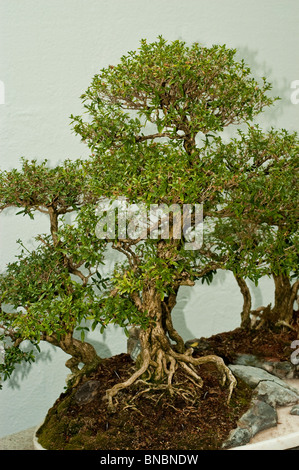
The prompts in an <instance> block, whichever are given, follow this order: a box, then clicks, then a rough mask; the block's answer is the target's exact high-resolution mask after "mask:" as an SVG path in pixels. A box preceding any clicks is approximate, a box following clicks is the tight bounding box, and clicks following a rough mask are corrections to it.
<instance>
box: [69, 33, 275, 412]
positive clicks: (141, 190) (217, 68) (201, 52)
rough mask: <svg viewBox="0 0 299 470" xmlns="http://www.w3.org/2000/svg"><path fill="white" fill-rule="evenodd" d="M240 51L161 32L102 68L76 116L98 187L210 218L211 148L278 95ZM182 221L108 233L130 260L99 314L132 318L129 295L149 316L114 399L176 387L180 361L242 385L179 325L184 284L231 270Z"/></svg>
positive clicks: (107, 193)
mask: <svg viewBox="0 0 299 470" xmlns="http://www.w3.org/2000/svg"><path fill="white" fill-rule="evenodd" d="M235 52H236V51H235V50H231V49H228V48H226V47H225V46H213V47H212V48H205V47H201V46H199V45H198V44H193V45H192V46H191V47H187V46H186V44H185V43H184V42H182V41H174V42H172V43H167V42H166V41H165V40H164V39H163V38H161V37H160V38H158V40H157V41H156V42H154V43H152V44H148V43H147V42H146V41H142V42H141V47H140V49H139V50H138V51H137V52H130V53H129V54H128V55H126V56H124V57H122V58H121V60H120V63H119V64H118V65H116V66H109V67H108V68H105V69H103V70H102V71H101V73H100V74H98V75H96V76H95V77H94V78H93V80H92V83H91V85H90V87H89V88H88V90H87V91H86V93H85V94H84V95H83V96H82V99H83V103H84V106H85V110H86V113H87V114H88V119H87V120H85V119H84V116H83V117H81V116H72V119H73V123H74V131H75V132H76V133H77V134H79V135H80V136H81V138H82V140H83V141H84V142H85V143H87V144H88V146H89V147H90V149H91V151H92V156H91V159H90V161H89V162H87V163H86V166H85V168H86V178H87V181H88V183H87V184H88V186H89V187H90V188H91V191H92V193H93V194H95V195H98V197H99V198H101V197H102V198H106V200H109V201H115V200H116V199H117V198H124V199H125V201H126V202H127V204H130V205H132V204H137V205H138V204H143V205H144V206H143V207H145V209H146V210H147V211H150V209H151V206H153V205H154V206H160V205H161V204H164V207H165V206H166V207H167V208H170V207H173V205H176V206H179V208H180V209H181V212H180V214H183V209H184V206H186V205H188V204H189V206H192V205H194V204H202V205H203V207H204V214H205V216H204V217H205V218H204V223H205V224H207V223H208V217H209V213H211V216H214V214H215V210H216V207H217V203H218V202H219V201H221V194H222V192H223V189H224V188H223V181H224V180H223V178H222V177H221V173H219V164H218V161H217V159H214V158H213V155H214V153H215V150H211V151H209V149H211V147H212V143H213V142H214V143H215V142H216V140H215V137H216V136H217V135H219V134H220V133H221V132H222V131H223V130H224V128H225V127H227V126H229V125H232V124H241V123H246V122H250V121H251V120H252V119H253V117H254V116H255V115H257V114H259V113H260V112H261V111H262V110H263V109H264V107H265V106H268V105H270V104H271V103H272V102H273V99H271V98H269V97H267V95H266V92H267V91H268V90H269V89H270V85H269V84H268V83H267V82H266V80H265V79H263V80H262V83H261V84H258V83H257V81H256V80H254V79H253V78H252V77H251V76H250V69H249V68H248V67H246V66H245V64H244V63H243V62H237V61H236V60H235V57H234V56H235ZM232 184H234V178H233V177H232V178H231V180H230V181H226V186H227V187H229V186H230V185H232ZM181 219H182V217H181ZM181 219H180V220H181ZM193 219H196V215H195V214H194V213H193V217H191V220H193ZM105 220H106V219H105ZM175 220H176V218H175V216H174V215H173V214H172V216H171V214H170V217H169V220H168V222H169V232H168V237H166V238H164V237H163V236H161V234H160V236H158V238H157V239H153V238H151V237H150V236H148V237H143V236H140V235H139V236H136V237H135V238H134V237H124V235H123V233H122V230H121V233H120V234H119V233H118V231H117V230H116V233H115V235H114V236H113V235H112V236H111V235H110V236H109V233H107V240H109V241H110V242H111V243H112V245H113V247H114V248H115V249H117V250H119V251H121V252H122V253H123V255H124V257H125V258H126V260H127V262H126V263H125V262H124V263H123V264H122V265H120V266H119V267H118V269H117V271H116V272H115V274H114V278H113V279H112V281H113V290H112V293H107V296H106V302H105V296H103V298H102V301H103V305H105V304H106V307H104V309H102V310H99V312H98V314H99V317H100V318H101V319H99V322H102V323H105V322H107V323H109V322H110V321H115V322H116V323H119V324H122V325H123V324H124V317H123V314H122V310H121V308H119V303H120V299H122V298H123V299H124V298H125V299H126V301H128V302H130V303H131V305H132V311H134V312H135V311H136V309H137V311H138V313H139V317H140V318H141V320H142V321H141V322H140V323H137V322H136V319H137V318H135V321H131V320H129V323H130V324H132V323H133V324H134V325H137V326H141V327H142V328H141V331H140V343H141V354H140V356H139V358H138V360H137V365H138V368H137V370H136V371H135V373H134V374H133V375H132V377H131V378H130V379H129V380H127V381H126V382H124V383H119V384H117V385H115V386H114V387H113V388H112V389H110V390H108V391H107V398H108V400H109V403H110V405H111V404H112V400H113V397H114V396H115V395H116V394H117V393H118V391H119V390H121V389H123V388H125V387H128V386H129V385H131V384H133V383H134V382H135V381H136V380H138V379H140V378H141V377H147V378H148V379H149V378H150V379H151V380H152V381H154V383H155V384H156V385H157V384H159V383H161V381H163V380H164V381H166V383H167V385H168V388H169V390H170V391H171V392H173V393H175V390H174V388H173V387H172V379H173V375H174V373H175V371H176V370H177V369H178V368H182V369H184V371H185V372H186V373H187V374H188V375H189V377H190V380H192V381H194V382H195V384H197V385H198V386H199V387H200V386H201V385H202V384H201V378H200V377H199V376H198V374H197V373H196V371H195V369H194V367H195V366H197V365H199V364H202V363H204V362H208V361H213V362H215V363H216V364H217V366H218V367H219V369H220V370H221V371H222V373H223V376H224V378H227V379H228V380H229V396H230V394H231V392H232V390H233V387H234V386H235V380H234V378H233V377H232V376H231V374H230V372H229V370H228V369H227V368H226V366H225V365H224V363H223V361H222V360H221V359H220V358H218V357H216V356H208V357H201V358H194V357H193V356H192V350H186V347H185V345H184V341H183V339H182V338H181V336H180V335H179V333H178V332H177V331H176V330H175V328H174V326H173V323H172V319H171V312H172V310H173V308H174V307H175V304H176V298H177V294H178V290H179V288H180V286H182V285H190V286H192V285H194V283H195V281H196V280H197V279H201V278H203V277H204V276H206V277H208V276H210V275H211V273H213V272H214V271H215V270H216V269H218V268H223V267H225V263H224V262H223V260H222V259H221V258H220V257H217V255H216V254H213V257H212V258H211V256H210V253H209V250H208V249H200V247H197V248H199V249H196V250H190V249H189V250H188V249H186V246H185V242H186V240H187V237H186V232H184V233H183V235H182V236H181V237H177V236H176V234H175V231H176V228H177V225H176V223H175ZM115 226H116V228H117V229H119V228H120V227H119V224H118V226H117V223H116V225H115ZM181 226H183V223H182V225H181ZM149 232H150V233H151V227H150V229H149ZM114 305H116V307H115V306H114ZM125 320H126V321H128V318H126V319H125ZM139 321H140V320H139ZM163 386H164V385H163Z"/></svg>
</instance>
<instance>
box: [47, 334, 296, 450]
mask: <svg viewBox="0 0 299 470" xmlns="http://www.w3.org/2000/svg"><path fill="white" fill-rule="evenodd" d="M294 339H296V335H295V334H294V333H289V332H273V331H259V332H256V331H255V332H254V331H252V332H250V331H246V330H243V329H241V328H238V329H236V330H234V331H231V332H226V333H222V334H218V335H214V336H212V337H211V338H207V339H204V340H203V341H202V343H203V344H204V346H203V349H204V351H203V350H200V349H199V350H197V351H196V350H195V352H194V355H195V356H196V355H206V354H211V353H212V354H217V355H219V356H221V357H223V359H224V361H225V362H226V363H229V362H231V360H232V359H233V358H234V357H235V355H236V354H238V353H246V354H255V355H258V356H260V357H263V358H265V359H267V360H271V359H272V360H276V361H277V360H280V361H285V360H289V358H290V355H291V353H292V352H293V350H292V349H291V348H290V345H291V342H292V341H293V340H294ZM133 371H134V363H133V362H132V360H131V358H130V356H129V355H127V354H120V355H117V356H114V357H111V358H108V359H105V360H103V362H102V363H101V365H100V367H99V368H98V370H97V371H94V372H93V373H91V374H90V375H89V377H86V378H85V379H84V382H81V383H80V384H79V385H78V386H77V387H75V388H73V389H71V390H66V392H65V393H63V394H61V396H60V397H59V398H58V400H57V401H56V403H55V404H54V405H53V407H52V408H51V409H50V410H49V412H48V415H47V417H46V420H45V423H44V424H43V426H42V427H41V428H40V430H39V431H38V439H39V443H40V444H41V445H42V446H43V447H45V448H46V449H50V450H51V449H53V450H82V449H84V450H218V449H221V447H222V444H223V442H224V441H225V440H226V439H227V437H228V435H229V432H230V431H231V430H232V429H234V428H235V427H236V425H237V421H238V419H239V418H240V417H241V416H242V415H243V414H244V413H245V412H246V411H247V409H248V408H249V405H250V400H251V396H252V390H251V389H249V387H248V386H247V385H245V384H244V383H243V382H242V381H240V380H238V385H237V388H236V389H235V391H234V392H233V395H232V398H231V401H230V403H229V404H227V394H228V390H227V387H226V386H225V385H224V386H222V385H221V384H220V380H219V379H220V376H219V372H218V370H217V369H216V368H215V366H214V365H213V364H204V365H201V366H199V367H198V373H199V374H200V376H201V377H202V379H203V381H204V385H203V388H202V389H201V390H198V393H197V397H196V399H195V400H193V402H190V401H189V400H186V399H185V398H184V397H182V396H179V395H175V396H170V395H169V392H166V391H161V390H159V391H154V390H153V389H151V390H147V389H146V387H145V386H144V385H142V384H136V385H133V386H131V387H130V388H129V389H126V390H123V391H121V392H119V394H118V395H117V400H118V406H117V408H116V411H115V412H114V413H111V412H109V411H108V410H107V402H106V401H105V400H104V399H103V398H104V396H105V391H106V390H107V389H108V388H111V387H112V386H113V385H114V384H115V383H118V382H119V381H124V380H126V379H127V378H128V377H129V376H130V375H131V374H132V372H133ZM174 381H175V383H176V386H177V387H178V388H180V389H183V390H184V392H185V393H186V392H190V393H191V392H194V385H193V383H192V382H190V381H189V380H188V379H187V378H186V377H185V375H184V373H183V372H181V371H177V372H176V374H175V380H174Z"/></svg>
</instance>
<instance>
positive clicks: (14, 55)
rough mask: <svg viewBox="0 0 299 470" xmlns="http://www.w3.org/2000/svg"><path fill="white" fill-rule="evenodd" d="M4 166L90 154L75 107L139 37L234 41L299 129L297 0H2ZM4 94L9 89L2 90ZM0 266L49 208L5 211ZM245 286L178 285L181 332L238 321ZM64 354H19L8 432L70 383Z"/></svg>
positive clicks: (113, 334) (7, 408)
mask: <svg viewBox="0 0 299 470" xmlns="http://www.w3.org/2000/svg"><path fill="white" fill-rule="evenodd" d="M0 18H1V20H0V21H1V28H0V82H1V83H3V84H4V86H5V100H4V104H0V142H1V147H0V164H1V169H11V168H13V167H16V166H19V158H20V157H21V156H24V157H26V158H28V159H31V158H37V159H38V160H43V159H44V158H48V159H49V160H50V162H51V163H53V164H55V163H57V162H59V161H61V160H62V159H65V158H79V157H85V156H87V154H88V152H87V149H86V148H85V146H84V145H83V144H81V143H80V140H79V138H78V137H76V136H74V135H73V134H72V133H71V129H70V120H69V116H70V114H79V113H81V112H82V105H81V102H80V99H79V97H80V95H81V94H82V93H83V92H84V91H85V90H86V88H87V87H88V85H89V84H90V81H91V78H92V77H93V75H94V74H95V73H96V72H98V71H99V70H100V69H101V68H102V67H105V66H107V65H109V64H113V63H116V62H117V61H118V59H119V58H120V56H122V55H123V54H125V53H127V51H129V50H132V49H136V48H137V47H138V46H139V41H140V39H141V38H147V39H148V40H149V41H151V40H155V39H156V38H157V36H158V35H159V34H162V35H163V36H164V37H165V38H166V39H169V40H173V39H182V40H185V41H186V42H187V43H190V42H194V41H198V42H200V43H203V44H204V45H208V46H210V45H212V44H215V43H220V44H226V45H227V46H228V47H234V48H237V49H238V51H239V52H238V54H239V56H240V57H243V58H244V59H245V61H246V62H247V63H248V64H249V65H250V66H251V68H252V71H253V72H254V74H255V76H262V75H266V76H267V78H268V80H269V81H271V82H272V83H273V95H277V94H279V95H280V96H281V97H282V100H281V101H280V102H279V103H278V104H277V105H276V107H275V108H274V109H272V110H268V111H265V113H264V114H263V115H262V117H261V118H260V119H259V122H261V123H262V125H264V126H266V127H269V126H270V125H275V126H280V127H286V128H288V129H291V130H295V129H298V124H299V115H298V111H299V107H298V106H299V105H295V104H292V103H291V99H290V97H291V93H292V92H294V90H293V89H291V83H292V82H293V81H295V80H297V79H299V48H298V22H299V3H298V0H271V2H270V1H268V0H252V1H250V2H248V0H226V1H225V2H224V1H223V0H184V1H181V0H172V1H170V0H162V1H161V0H151V1H150V2H148V1H147V0H126V1H124V0H63V1H61V0H51V1H46V0H22V1H20V0H9V1H7V0H0ZM1 102H3V100H2V101H1ZM0 224H1V225H0V246H1V258H0V271H3V270H4V269H5V266H6V263H8V262H9V261H12V260H13V259H14V255H15V253H16V244H15V240H17V239H18V238H21V239H22V240H23V241H24V242H25V244H27V243H29V246H30V243H31V241H30V240H31V238H32V236H33V235H35V234H37V233H39V232H45V231H47V230H48V225H47V221H46V219H45V217H42V216H40V217H38V218H37V219H36V222H32V221H30V220H29V219H26V218H24V217H22V216H17V217H16V218H15V217H13V211H9V212H7V213H6V214H5V215H4V214H2V215H1V217H0ZM253 295H254V297H253V301H254V306H258V305H261V303H269V302H270V301H271V300H272V298H273V286H272V283H271V281H269V280H268V279H266V280H265V281H264V282H263V283H262V284H261V286H259V288H257V289H254V290H253ZM241 307H242V297H241V294H240V293H239V290H238V287H237V286H236V284H235V281H234V280H233V279H232V277H231V276H226V275H224V274H223V273H220V274H219V276H217V278H216V281H215V283H214V284H213V286H212V287H208V286H202V285H201V284H199V285H198V286H196V287H195V288H193V289H187V288H186V289H182V292H181V293H180V298H179V301H178V305H177V307H176V311H175V314H174V323H175V326H177V328H178V329H179V331H180V332H181V334H182V335H183V337H184V339H190V338H192V337H198V336H199V337H200V336H209V335H210V334H213V333H217V332H219V331H224V330H229V329H232V328H235V327H237V326H238V325H239V322H240V317H239V313H240V310H241ZM92 338H93V339H94V341H96V342H97V344H98V347H99V351H100V352H102V351H103V353H104V355H105V354H117V353H119V352H123V351H125V345H126V341H125V337H124V335H123V333H122V332H121V331H120V330H119V329H114V328H111V329H109V330H108V331H107V333H106V334H105V336H104V337H101V336H99V335H98V334H95V335H93V336H92ZM66 359H67V357H66V355H65V354H63V353H60V352H54V349H53V348H49V347H47V346H45V347H43V350H42V354H41V356H40V357H39V358H38V360H37V362H36V363H35V364H33V365H32V367H30V368H27V366H22V367H21V368H19V369H18V371H17V373H16V374H15V375H14V376H13V378H12V380H11V381H10V382H9V383H6V384H5V386H4V389H3V390H2V391H1V392H0V437H1V436H5V435H8V434H11V433H15V432H18V431H19V430H22V429H26V428H28V427H31V426H33V425H34V424H35V423H37V422H39V421H40V420H41V419H42V418H43V417H44V415H45V413H46V411H47V410H48V408H49V407H50V406H51V405H52V404H53V402H54V400H55V399H56V397H57V396H58V395H59V393H60V392H61V391H62V389H63V386H64V380H65V377H66V375H67V370H66V369H65V366H64V362H65V360H66Z"/></svg>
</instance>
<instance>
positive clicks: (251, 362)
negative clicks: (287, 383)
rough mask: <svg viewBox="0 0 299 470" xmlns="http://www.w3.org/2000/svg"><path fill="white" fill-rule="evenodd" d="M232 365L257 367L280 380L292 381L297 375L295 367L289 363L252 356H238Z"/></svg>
mask: <svg viewBox="0 0 299 470" xmlns="http://www.w3.org/2000/svg"><path fill="white" fill-rule="evenodd" d="M233 364H235V365H244V366H253V367H259V368H260V369H263V370H266V371H267V372H269V373H270V374H273V375H275V376H276V377H279V378H281V379H292V378H294V377H296V375H297V367H296V366H294V365H293V364H292V363H291V362H288V361H283V362H281V361H266V360H261V359H260V358H258V357H257V356H254V355H253V354H238V355H237V356H236V358H235V359H234V361H233Z"/></svg>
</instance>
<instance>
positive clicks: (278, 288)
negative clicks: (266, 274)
mask: <svg viewBox="0 0 299 470" xmlns="http://www.w3.org/2000/svg"><path fill="white" fill-rule="evenodd" d="M273 279H274V284H275V302H274V307H273V309H272V311H271V316H272V318H273V321H274V322H275V323H276V322H279V321H281V322H285V323H288V324H291V323H292V320H293V311H294V301H295V300H296V294H297V290H298V287H297V289H293V288H292V285H291V282H290V278H289V277H288V276H285V275H283V274H279V275H276V274H273ZM294 286H295V285H294Z"/></svg>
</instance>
